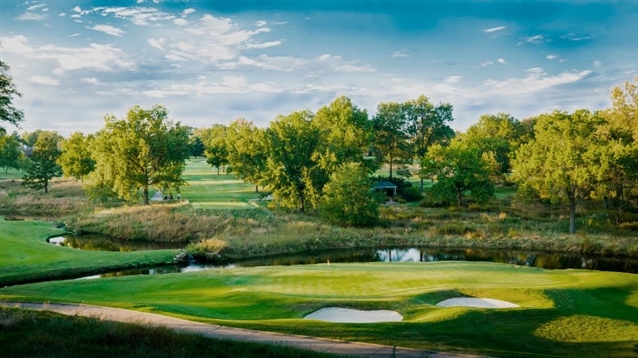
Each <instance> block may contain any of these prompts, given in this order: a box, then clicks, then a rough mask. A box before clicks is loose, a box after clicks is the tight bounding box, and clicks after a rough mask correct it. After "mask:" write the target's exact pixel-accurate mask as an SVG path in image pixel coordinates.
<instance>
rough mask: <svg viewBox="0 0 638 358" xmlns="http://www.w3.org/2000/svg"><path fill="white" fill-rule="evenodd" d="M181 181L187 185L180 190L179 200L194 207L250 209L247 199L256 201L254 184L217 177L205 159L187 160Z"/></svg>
mask: <svg viewBox="0 0 638 358" xmlns="http://www.w3.org/2000/svg"><path fill="white" fill-rule="evenodd" d="M182 178H183V179H184V180H186V181H187V182H188V183H189V186H186V187H183V188H182V189H181V191H182V199H185V200H189V202H190V203H191V205H192V206H193V207H194V208H204V209H229V208H230V209H240V208H253V207H254V206H253V205H251V204H250V203H249V200H251V199H259V194H257V193H255V186H254V185H252V184H250V183H244V182H243V181H241V180H239V179H237V178H236V177H235V175H234V174H223V173H222V174H221V175H217V169H216V168H212V167H211V166H210V165H208V163H206V159H205V158H194V159H190V160H188V161H187V163H186V170H185V171H184V174H183V175H182Z"/></svg>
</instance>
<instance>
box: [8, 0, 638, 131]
mask: <svg viewBox="0 0 638 358" xmlns="http://www.w3.org/2000/svg"><path fill="white" fill-rule="evenodd" d="M0 60H1V61H3V62H5V63H7V64H8V65H9V66H11V69H10V74H11V76H12V77H13V81H14V83H15V84H16V86H17V87H18V90H19V91H20V92H22V94H23V96H22V97H20V98H16V99H15V100H14V104H15V105H16V107H18V108H21V109H23V110H24V113H25V119H24V122H23V123H22V124H21V128H19V129H17V128H15V127H12V126H11V125H8V126H6V128H7V129H8V130H9V131H13V130H18V131H20V132H22V131H33V130H35V129H47V130H56V131H58V132H59V133H60V134H62V135H64V136H68V135H70V134H71V133H72V132H75V131H82V132H84V133H85V134H87V133H94V132H96V131H98V130H100V129H101V128H102V127H103V126H104V117H105V115H107V114H110V115H114V116H116V117H118V118H124V117H125V116H126V112H127V110H128V109H129V108H131V107H133V106H134V105H140V106H142V107H143V108H150V107H151V106H153V105H154V104H161V105H163V106H165V107H166V108H167V109H168V111H169V116H170V118H171V119H172V120H173V121H179V122H181V123H182V124H183V125H188V126H192V127H209V126H211V125H212V124H214V123H222V124H228V123H230V122H231V121H232V120H234V119H236V118H245V119H248V120H251V121H253V122H255V123H256V124H257V125H258V126H260V127H266V126H268V124H269V122H270V121H272V120H274V119H275V118H276V117H277V116H278V115H282V114H283V115H285V114H289V113H291V112H293V111H298V110H304V109H310V110H312V111H314V112H316V111H317V109H319V108H320V107H321V106H324V105H327V104H329V103H330V102H331V101H332V100H334V99H335V98H337V97H338V96H341V95H345V96H348V97H349V98H350V99H352V101H353V102H354V103H355V104H356V105H357V106H359V107H360V108H363V109H366V110H367V111H368V113H369V114H370V116H372V115H374V113H375V112H376V108H377V105H378V104H379V103H382V102H404V101H407V100H410V99H414V98H417V97H419V96H420V95H425V96H427V97H428V98H429V99H430V100H431V101H432V102H433V103H435V104H436V103H439V102H449V103H451V104H452V105H453V106H454V118H455V120H454V122H453V123H452V127H453V128H454V129H456V130H460V131H464V130H466V129H467V128H468V127H469V126H470V125H472V124H473V123H476V122H477V121H478V119H479V117H480V116H481V115H484V114H495V113H498V112H505V113H509V114H511V115H513V116H514V117H516V118H518V119H521V120H522V119H525V118H528V117H531V116H535V115H539V114H541V113H548V112H551V111H554V110H566V111H573V110H575V109H579V108H587V109H590V110H597V109H604V108H607V107H609V106H610V104H611V100H610V95H609V93H610V89H611V88H612V87H614V86H617V85H620V84H622V83H623V82H625V81H632V80H633V78H634V77H637V76H638V1H636V0H633V1H613V0H608V1H587V0H578V1H577V0H571V1H542V2H541V1H522V0H518V1H504V0H496V1H487V0H482V1H477V0H464V1H462V0H452V1H442V0H439V1H429V0H395V1H391V0H367V1H364V0H334V1H333V0H299V1H292V0H287V1H282V0H271V1H268V0H216V1H202V0H117V1H116V0H99V1H86V0H48V1H47V0H43V1H40V0H28V1H24V0H0Z"/></svg>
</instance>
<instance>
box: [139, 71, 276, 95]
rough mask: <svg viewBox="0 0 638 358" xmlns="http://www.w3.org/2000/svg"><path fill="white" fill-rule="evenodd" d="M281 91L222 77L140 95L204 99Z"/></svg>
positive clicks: (268, 84) (243, 79)
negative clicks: (225, 95)
mask: <svg viewBox="0 0 638 358" xmlns="http://www.w3.org/2000/svg"><path fill="white" fill-rule="evenodd" d="M283 90H284V89H283V88H278V87H277V85H276V84H275V83H273V82H258V83H250V82H249V81H248V79H247V78H246V77H244V76H224V77H222V80H221V82H212V83H211V82H210V81H206V80H205V79H202V80H200V81H199V82H197V83H194V84H187V83H180V84H176V83H173V84H170V85H163V86H161V89H150V90H145V91H142V93H143V94H144V95H146V96H147V97H151V98H165V97H172V96H186V95H188V96H199V97H206V96H212V95H218V94H245V93H280V92H283Z"/></svg>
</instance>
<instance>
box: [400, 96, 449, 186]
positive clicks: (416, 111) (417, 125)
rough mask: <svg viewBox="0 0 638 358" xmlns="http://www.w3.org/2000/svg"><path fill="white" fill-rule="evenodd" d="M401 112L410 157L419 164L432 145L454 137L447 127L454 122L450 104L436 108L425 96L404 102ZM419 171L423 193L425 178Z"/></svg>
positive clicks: (441, 104)
mask: <svg viewBox="0 0 638 358" xmlns="http://www.w3.org/2000/svg"><path fill="white" fill-rule="evenodd" d="M403 111H404V115H405V117H406V125H407V133H408V135H409V136H410V143H411V145H412V155H413V158H417V159H418V160H419V163H422V161H421V160H420V159H421V158H423V157H424V156H425V154H427V152H428V149H429V148H430V147H431V146H432V145H433V144H434V143H437V142H443V143H445V142H448V141H449V140H450V139H452V137H454V130H453V129H452V128H450V126H449V125H448V123H450V122H452V121H453V120H454V117H452V105H451V104H449V103H440V104H439V105H438V106H434V105H433V104H432V103H430V100H429V99H428V98H427V97H426V96H420V97H419V98H417V99H415V100H411V101H407V102H405V103H404V104H403ZM420 169H421V170H420V171H419V178H420V179H421V183H420V189H421V192H423V179H424V178H425V176H424V175H423V166H422V165H421V168H420ZM406 174H409V173H406ZM407 177H409V175H408V176H407Z"/></svg>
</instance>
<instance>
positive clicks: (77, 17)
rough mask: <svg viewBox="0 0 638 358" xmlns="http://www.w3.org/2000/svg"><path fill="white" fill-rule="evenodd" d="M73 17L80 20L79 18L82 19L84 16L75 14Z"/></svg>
mask: <svg viewBox="0 0 638 358" xmlns="http://www.w3.org/2000/svg"><path fill="white" fill-rule="evenodd" d="M71 17H72V18H74V19H79V18H81V17H82V15H79V14H73V15H71Z"/></svg>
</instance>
